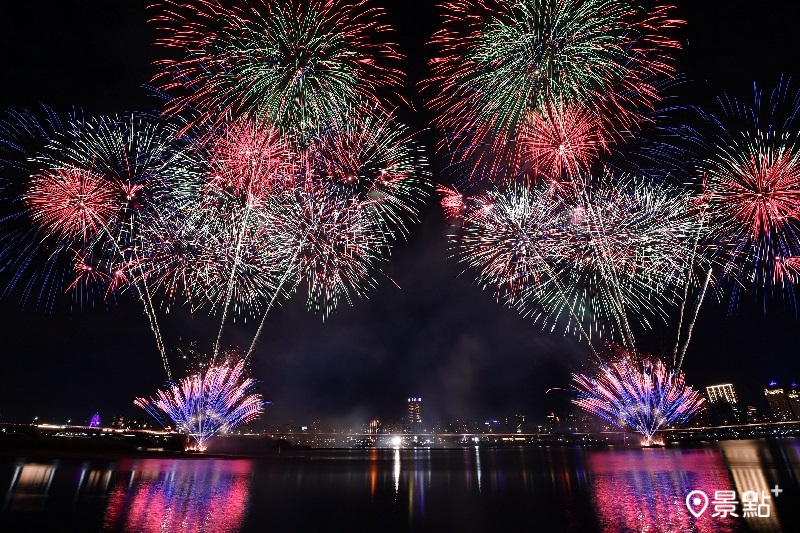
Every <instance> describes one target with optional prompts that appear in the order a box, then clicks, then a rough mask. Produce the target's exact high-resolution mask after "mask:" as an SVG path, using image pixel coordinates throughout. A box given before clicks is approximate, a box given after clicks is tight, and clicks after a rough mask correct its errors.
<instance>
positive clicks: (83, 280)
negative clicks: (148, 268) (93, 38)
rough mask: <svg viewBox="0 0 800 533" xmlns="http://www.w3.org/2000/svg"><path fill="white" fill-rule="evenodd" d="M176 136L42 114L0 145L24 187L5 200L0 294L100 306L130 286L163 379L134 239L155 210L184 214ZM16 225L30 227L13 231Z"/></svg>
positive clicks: (189, 173)
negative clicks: (6, 280)
mask: <svg viewBox="0 0 800 533" xmlns="http://www.w3.org/2000/svg"><path fill="white" fill-rule="evenodd" d="M14 116H17V115H16V114H15V115H14ZM20 116H22V117H26V116H27V115H25V114H23V115H20ZM36 125H38V127H36ZM54 125H57V126H58V127H59V129H54ZM178 130H179V126H177V125H175V126H173V125H170V124H166V123H163V122H161V121H158V120H156V119H153V118H151V117H148V116H146V115H139V114H129V115H122V116H106V117H96V118H86V117H84V116H83V115H81V114H80V113H74V114H73V115H71V116H70V117H68V118H67V119H65V120H56V119H54V118H51V115H49V114H48V118H47V120H46V121H37V120H36V119H35V117H30V118H27V119H26V120H24V121H22V122H20V124H19V126H18V127H17V128H12V127H10V126H6V127H4V133H8V134H9V135H11V138H10V139H8V140H6V145H7V146H12V147H15V149H14V150H12V152H13V153H14V155H16V156H17V157H19V156H22V155H24V156H25V157H26V162H25V164H22V163H21V162H20V161H19V160H18V161H17V165H16V167H17V168H18V169H19V170H21V171H23V172H26V173H27V174H28V176H29V179H28V184H27V185H26V188H25V190H23V191H22V192H21V193H19V194H12V197H11V198H10V204H11V206H12V209H16V210H17V212H15V213H14V214H13V215H12V216H11V217H9V218H8V219H7V221H8V222H9V223H11V224H12V226H13V227H12V230H11V231H10V232H9V233H8V234H7V235H6V236H4V238H3V241H2V255H3V256H6V257H8V258H9V260H8V261H6V262H5V268H7V269H8V270H9V271H10V272H11V273H12V278H11V279H12V281H11V283H10V284H9V286H8V287H7V288H6V291H10V290H12V289H13V288H14V287H15V286H16V285H17V284H22V285H23V298H24V299H27V298H28V295H29V294H30V293H31V292H32V291H34V290H38V291H39V295H40V296H39V299H40V300H42V299H45V300H47V301H48V303H50V302H52V301H53V300H54V298H55V297H56V296H58V295H60V294H62V293H63V292H65V291H66V292H71V293H73V294H75V295H77V296H79V297H80V298H84V297H87V298H89V297H92V296H93V295H94V294H97V295H103V297H104V298H105V299H107V298H109V297H112V296H116V294H118V293H120V292H122V291H124V290H126V289H130V290H131V291H132V292H134V293H135V294H136V296H137V297H138V298H139V300H140V302H141V303H142V305H143V311H144V313H145V315H146V316H147V318H148V321H149V323H150V327H151V329H152V330H153V333H154V336H155V339H156V343H157V345H158V348H159V352H160V353H161V356H162V359H163V362H164V366H165V369H166V371H167V374H168V375H169V373H170V371H169V366H168V364H167V360H166V352H165V350H164V346H163V342H162V341H161V334H160V331H159V327H158V321H157V318H156V313H155V308H154V305H153V302H152V294H151V292H150V287H149V286H148V283H147V279H146V278H145V277H144V276H143V275H142V274H143V272H142V271H141V268H140V265H141V262H142V261H141V260H142V255H143V252H142V247H141V245H142V243H141V241H140V235H141V233H142V231H143V228H145V227H148V226H149V225H151V224H152V221H153V220H156V219H159V218H160V217H161V216H162V209H165V206H170V208H172V209H178V210H180V209H184V208H185V207H186V201H187V199H188V198H191V197H192V196H196V191H197V190H198V189H199V186H200V181H199V177H200V174H199V164H198V162H197V159H196V158H195V157H194V156H193V154H192V153H191V152H190V151H188V150H187V143H186V141H179V140H178V139H177V132H178ZM26 218H27V219H29V220H30V221H31V222H33V224H23V223H22V221H23V219H26ZM26 278H27V279H26ZM37 287H38V289H37Z"/></svg>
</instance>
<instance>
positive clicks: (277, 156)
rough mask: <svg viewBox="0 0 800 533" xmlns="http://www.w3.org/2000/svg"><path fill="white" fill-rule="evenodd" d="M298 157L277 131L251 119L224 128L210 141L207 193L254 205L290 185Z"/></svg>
mask: <svg viewBox="0 0 800 533" xmlns="http://www.w3.org/2000/svg"><path fill="white" fill-rule="evenodd" d="M296 163H297V158H296V157H295V153H294V151H293V150H292V149H291V148H290V146H289V144H288V143H287V141H286V139H285V137H284V136H283V135H282V134H281V132H279V131H278V130H277V129H276V128H273V127H270V126H268V125H265V124H260V123H259V122H257V121H254V120H238V121H235V122H232V123H230V124H227V125H225V126H224V127H223V128H222V132H221V133H220V135H219V136H217V137H216V138H214V139H213V141H211V147H210V165H209V166H210V168H209V174H208V177H207V178H206V190H207V191H208V192H210V193H211V194H212V195H213V194H215V193H216V192H219V191H225V192H227V193H228V194H231V195H233V196H235V197H238V198H242V199H243V200H244V201H245V202H247V203H249V204H252V205H255V204H258V203H261V202H264V201H266V200H267V199H268V198H269V197H270V196H272V195H274V194H275V193H277V192H278V191H280V190H282V189H283V188H285V187H286V185H287V184H289V183H291V182H292V180H293V178H294V176H295V173H296Z"/></svg>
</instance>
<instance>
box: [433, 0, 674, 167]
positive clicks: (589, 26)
mask: <svg viewBox="0 0 800 533" xmlns="http://www.w3.org/2000/svg"><path fill="white" fill-rule="evenodd" d="M444 9H445V14H444V20H445V26H444V28H443V29H441V30H439V31H438V32H437V33H436V34H435V35H434V42H435V43H436V44H438V46H439V48H440V53H439V55H438V57H435V58H434V59H433V60H432V62H431V65H432V69H433V76H432V77H431V78H430V79H429V80H428V81H427V85H428V86H429V88H431V89H432V90H435V95H434V96H433V98H432V99H431V101H430V103H429V105H430V107H431V108H432V109H434V110H435V111H437V112H438V113H439V116H438V117H437V118H436V119H435V124H436V126H437V127H439V128H440V129H441V130H443V131H444V132H445V133H446V134H447V135H448V136H449V137H448V142H449V143H451V144H455V146H456V147H457V148H461V149H462V153H460V154H458V157H460V158H464V157H466V158H474V159H475V160H476V161H474V166H475V169H476V171H478V173H479V174H482V173H483V172H485V171H486V168H488V169H489V171H488V173H489V174H493V175H494V176H493V177H495V178H497V177H498V176H497V174H500V173H501V171H502V170H503V169H501V168H498V167H499V165H498V163H497V162H496V155H497V154H498V153H499V152H501V149H502V148H503V147H504V146H506V145H508V144H510V143H513V142H514V141H515V140H516V139H517V138H518V137H519V135H520V133H521V131H522V130H523V129H524V128H525V126H526V122H528V125H530V122H529V118H530V115H531V113H534V114H535V113H539V114H547V112H548V111H547V110H548V108H549V107H550V106H554V105H557V106H561V105H563V106H568V107H570V108H574V109H575V110H576V111H575V112H578V113H585V114H587V116H590V117H591V118H592V121H593V122H594V123H595V124H596V125H597V127H598V128H599V129H600V131H602V133H603V135H602V137H603V138H604V139H610V138H622V137H625V136H626V135H627V132H630V131H634V130H636V129H637V128H638V124H639V123H640V122H641V121H642V120H643V117H642V115H641V113H642V112H643V111H647V110H650V109H652V108H653V106H654V104H655V103H656V102H657V101H658V100H659V95H658V90H657V87H656V83H657V80H659V79H661V78H665V77H671V76H672V75H673V73H674V67H673V66H672V62H673V60H672V58H671V56H670V53H671V52H672V51H673V50H675V49H678V48H680V44H679V43H678V42H677V41H676V40H673V39H671V38H669V37H667V34H668V33H669V32H670V31H671V30H672V29H674V28H676V27H679V26H680V25H681V24H682V22H681V21H678V20H673V19H670V18H669V16H668V14H669V11H670V8H668V7H654V8H652V9H648V8H647V7H646V6H645V5H644V4H642V3H639V2H633V3H630V2H618V1H614V0H590V1H573V0H569V1H557V0H523V1H519V2H503V1H499V0H469V1H466V2H461V1H459V2H448V3H446V4H445V5H444ZM486 146H489V147H490V148H489V149H486V150H483V149H481V148H479V147H486ZM484 156H486V157H488V162H487V161H484V159H486V157H484ZM502 159H503V158H501V160H502ZM511 170H512V171H513V172H514V173H516V171H517V170H518V169H515V168H512V169H511ZM513 175H514V174H513V173H512V176H513Z"/></svg>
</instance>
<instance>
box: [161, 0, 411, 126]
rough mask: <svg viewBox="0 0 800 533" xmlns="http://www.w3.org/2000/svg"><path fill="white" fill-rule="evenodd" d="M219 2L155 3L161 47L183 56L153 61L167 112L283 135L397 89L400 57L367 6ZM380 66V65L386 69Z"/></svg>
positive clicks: (321, 0)
mask: <svg viewBox="0 0 800 533" xmlns="http://www.w3.org/2000/svg"><path fill="white" fill-rule="evenodd" d="M224 4H227V3H223V2H220V1H218V0H195V1H192V2H178V1H173V0H165V1H162V2H160V3H158V4H156V6H155V7H156V8H157V14H156V15H155V16H154V17H153V18H152V20H153V22H155V23H157V24H158V26H159V29H160V30H162V31H163V32H164V35H163V36H162V37H161V38H160V39H159V40H158V43H159V44H160V45H162V46H165V47H168V48H174V49H177V51H178V53H179V55H181V58H180V59H176V60H172V59H170V60H161V61H159V62H158V63H157V65H158V67H159V68H160V69H161V74H159V75H157V76H156V81H158V82H159V83H160V85H161V87H162V88H163V89H164V90H165V91H166V92H167V93H170V94H175V95H176V96H175V97H174V99H172V100H171V101H170V103H169V107H168V112H169V113H178V112H181V111H183V110H186V109H191V110H199V111H200V112H201V113H203V114H204V116H203V118H202V119H200V120H201V121H212V122H218V121H219V120H221V119H222V118H224V117H226V116H234V117H239V116H245V117H249V118H255V119H258V120H259V121H266V122H269V123H271V124H274V125H279V126H280V127H282V128H284V130H285V131H287V132H293V131H297V130H306V129H309V128H312V127H316V126H317V125H318V124H320V123H325V122H327V121H328V120H329V119H330V118H333V117H335V116H336V114H337V112H338V110H339V109H342V108H347V107H349V106H350V105H351V104H353V103H354V102H356V101H358V100H359V99H361V100H366V101H370V102H373V103H378V102H379V101H380V99H379V97H378V92H379V91H381V90H383V89H390V90H392V89H394V88H396V87H398V86H399V84H400V80H401V74H400V72H399V71H397V70H395V69H394V68H392V67H390V66H388V65H390V64H391V63H392V62H393V61H394V60H397V59H398V58H399V55H398V53H397V51H396V49H395V45H394V44H390V43H388V42H382V41H381V40H382V38H385V36H386V35H387V34H388V33H389V32H390V28H389V27H388V26H387V25H386V24H385V22H384V18H385V15H384V12H383V10H382V9H379V8H369V7H367V6H366V2H365V1H364V0H357V1H355V2H353V3H345V2H339V1H331V0H285V1H284V0H259V1H257V2H244V1H239V2H234V3H233V5H232V6H227V5H224ZM384 65H386V66H384Z"/></svg>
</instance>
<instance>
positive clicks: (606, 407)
mask: <svg viewBox="0 0 800 533" xmlns="http://www.w3.org/2000/svg"><path fill="white" fill-rule="evenodd" d="M611 351H612V355H611V357H609V360H607V361H605V362H602V363H600V364H599V365H598V367H597V368H596V369H595V370H594V371H593V372H591V373H587V374H573V375H572V379H573V387H574V390H575V394H576V397H575V399H574V400H573V403H575V405H577V406H578V407H580V408H582V409H585V410H586V411H588V412H590V413H592V414H594V415H596V416H599V417H600V418H602V419H604V420H606V421H608V422H610V423H611V424H614V425H615V426H617V427H619V428H621V429H632V430H633V431H636V432H637V433H639V434H641V435H642V437H643V439H642V444H643V445H648V446H649V445H650V444H651V443H652V442H653V437H654V436H655V434H656V432H657V431H658V430H660V429H663V428H665V427H667V426H669V425H681V424H684V423H686V422H687V421H688V420H689V419H690V418H691V417H692V416H693V415H694V414H695V413H697V412H698V411H699V410H700V409H702V404H703V398H702V397H701V395H700V394H699V393H698V392H697V391H695V390H693V389H692V387H690V386H687V385H686V383H685V381H684V375H683V373H682V372H680V371H676V370H672V371H670V370H669V369H668V368H667V367H666V366H665V365H664V363H663V362H662V361H661V360H660V359H658V358H657V357H651V356H642V355H640V354H637V353H636V352H631V351H626V350H624V349H622V348H619V347H617V348H615V349H613V350H611Z"/></svg>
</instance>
